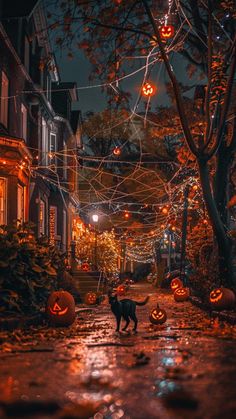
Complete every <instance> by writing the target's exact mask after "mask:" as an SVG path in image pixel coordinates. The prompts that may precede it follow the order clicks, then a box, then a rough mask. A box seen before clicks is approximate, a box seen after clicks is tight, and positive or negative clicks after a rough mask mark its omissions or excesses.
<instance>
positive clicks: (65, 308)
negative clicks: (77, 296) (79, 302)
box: [46, 291, 75, 326]
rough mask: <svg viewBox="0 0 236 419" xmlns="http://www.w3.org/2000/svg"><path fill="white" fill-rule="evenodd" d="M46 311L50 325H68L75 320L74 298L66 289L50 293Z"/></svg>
mask: <svg viewBox="0 0 236 419" xmlns="http://www.w3.org/2000/svg"><path fill="white" fill-rule="evenodd" d="M46 312H47V315H48V318H49V321H50V324H51V325H52V326H69V325H71V324H72V323H73V322H74V320H75V300H74V297H73V296H72V295H71V294H70V293H69V292H67V291H54V292H52V293H51V294H50V296H49V298H48V301H47V306H46Z"/></svg>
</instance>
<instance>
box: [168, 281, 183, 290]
mask: <svg viewBox="0 0 236 419" xmlns="http://www.w3.org/2000/svg"><path fill="white" fill-rule="evenodd" d="M170 287H171V290H172V292H175V291H176V290H177V288H181V287H183V282H182V281H181V279H180V278H174V279H172V281H171V285H170Z"/></svg>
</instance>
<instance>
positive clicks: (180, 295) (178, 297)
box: [174, 287, 190, 302]
mask: <svg viewBox="0 0 236 419" xmlns="http://www.w3.org/2000/svg"><path fill="white" fill-rule="evenodd" d="M189 295H190V292H189V288H184V287H180V288H177V290H176V291H175V292H174V299H175V301H176V302H182V301H186V300H188V299H189Z"/></svg>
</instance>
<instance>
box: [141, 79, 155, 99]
mask: <svg viewBox="0 0 236 419" xmlns="http://www.w3.org/2000/svg"><path fill="white" fill-rule="evenodd" d="M142 92H143V94H144V96H151V95H153V93H154V87H153V86H152V84H151V83H149V82H146V83H144V85H143V87H142Z"/></svg>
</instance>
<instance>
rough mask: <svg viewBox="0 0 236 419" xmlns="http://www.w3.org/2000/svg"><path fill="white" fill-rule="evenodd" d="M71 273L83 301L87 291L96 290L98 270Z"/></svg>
mask: <svg viewBox="0 0 236 419" xmlns="http://www.w3.org/2000/svg"><path fill="white" fill-rule="evenodd" d="M72 275H73V278H74V280H75V281H76V284H77V286H78V290H79V293H80V297H81V299H82V301H84V298H85V295H86V294H87V293H88V292H90V291H92V292H96V291H97V288H98V282H99V278H100V272H84V271H74V272H73V273H72ZM100 291H102V283H101V286H100Z"/></svg>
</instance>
